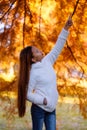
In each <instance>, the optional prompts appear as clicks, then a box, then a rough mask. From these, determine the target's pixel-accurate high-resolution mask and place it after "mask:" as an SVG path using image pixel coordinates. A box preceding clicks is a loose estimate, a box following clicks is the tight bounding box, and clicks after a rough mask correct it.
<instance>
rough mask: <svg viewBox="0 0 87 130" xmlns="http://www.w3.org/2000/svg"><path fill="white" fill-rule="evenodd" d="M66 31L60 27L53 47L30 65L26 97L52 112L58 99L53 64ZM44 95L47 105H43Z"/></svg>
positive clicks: (62, 43)
mask: <svg viewBox="0 0 87 130" xmlns="http://www.w3.org/2000/svg"><path fill="white" fill-rule="evenodd" d="M68 33H69V32H68V31H66V30H65V29H62V31H61V33H60V35H59V37H58V39H57V42H56V44H55V46H54V48H53V49H52V50H51V51H50V52H49V53H48V54H47V55H46V56H45V57H44V58H43V59H42V61H41V62H37V63H34V64H32V67H31V71H30V80H29V84H28V92H27V99H28V100H29V101H31V102H32V103H34V104H37V105H38V106H39V107H41V108H42V109H44V110H46V111H48V112H52V111H53V110H54V109H55V108H56V104H57V101H58V91H57V84H56V74H55V71H54V69H53V64H54V62H55V61H56V59H57V58H58V56H59V54H60V52H61V50H62V48H63V46H64V43H65V41H66V38H67V36H68ZM45 97H46V98H47V105H43V100H44V98H45Z"/></svg>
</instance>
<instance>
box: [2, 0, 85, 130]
mask: <svg viewBox="0 0 87 130" xmlns="http://www.w3.org/2000/svg"><path fill="white" fill-rule="evenodd" d="M77 2H78V5H77V8H76V10H75V13H74V15H73V17H72V19H73V26H72V27H71V29H70V34H69V37H68V39H67V41H66V43H65V45H64V48H63V50H62V52H61V54H60V56H59V57H58V60H57V62H56V63H55V65H54V69H55V72H56V75H57V84H58V92H59V100H58V105H57V111H56V112H57V130H76V129H78V130H87V0H78V1H76V0H0V130H31V127H32V124H31V117H30V106H31V103H29V102H27V110H26V115H25V117H24V118H19V117H18V112H17V79H18V69H19V54H20V51H21V49H23V48H24V47H26V46H28V45H34V46H36V47H38V48H39V49H41V50H42V51H44V52H45V54H47V53H48V52H49V51H50V50H51V49H52V47H53V46H54V45H55V43H56V40H57V37H58V35H59V33H60V31H61V30H62V28H63V26H64V24H65V22H66V20H67V19H68V17H69V15H70V14H71V13H72V12H73V10H74V9H75V5H76V3H77ZM48 78H49V77H48Z"/></svg>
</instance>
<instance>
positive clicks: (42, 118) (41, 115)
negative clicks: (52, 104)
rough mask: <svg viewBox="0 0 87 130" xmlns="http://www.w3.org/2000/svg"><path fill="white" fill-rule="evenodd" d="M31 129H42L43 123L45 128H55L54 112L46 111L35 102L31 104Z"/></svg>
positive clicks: (51, 129) (50, 129) (52, 129)
mask: <svg viewBox="0 0 87 130" xmlns="http://www.w3.org/2000/svg"><path fill="white" fill-rule="evenodd" d="M31 117H32V130H42V128H43V123H45V128H46V130H56V114H55V110H54V111H53V112H47V111H45V110H43V109H42V108H40V107H38V106H37V105H35V104H32V106H31Z"/></svg>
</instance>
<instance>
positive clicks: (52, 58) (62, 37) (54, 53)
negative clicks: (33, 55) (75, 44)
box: [44, 29, 69, 64]
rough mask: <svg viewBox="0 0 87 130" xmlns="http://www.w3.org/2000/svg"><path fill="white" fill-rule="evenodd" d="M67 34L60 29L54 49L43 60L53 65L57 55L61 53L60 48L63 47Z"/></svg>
mask: <svg viewBox="0 0 87 130" xmlns="http://www.w3.org/2000/svg"><path fill="white" fill-rule="evenodd" d="M68 34H69V32H68V31H66V30H65V29H62V31H61V33H60V34H59V36H58V39H57V41H56V44H55V46H54V48H53V49H52V50H51V51H50V52H49V53H48V54H47V55H46V56H45V57H44V59H46V60H48V61H50V62H51V64H54V62H55V61H56V59H57V58H58V56H59V54H60V53H61V51H62V48H63V47H64V44H65V41H66V39H67V36H68Z"/></svg>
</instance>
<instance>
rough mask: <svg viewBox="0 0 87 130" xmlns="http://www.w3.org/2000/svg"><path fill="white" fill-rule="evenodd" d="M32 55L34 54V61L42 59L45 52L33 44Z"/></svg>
mask: <svg viewBox="0 0 87 130" xmlns="http://www.w3.org/2000/svg"><path fill="white" fill-rule="evenodd" d="M32 55H33V58H32V61H33V62H38V61H41V60H42V58H43V57H44V53H43V52H42V51H41V50H39V49H38V48H36V47H35V46H32Z"/></svg>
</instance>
